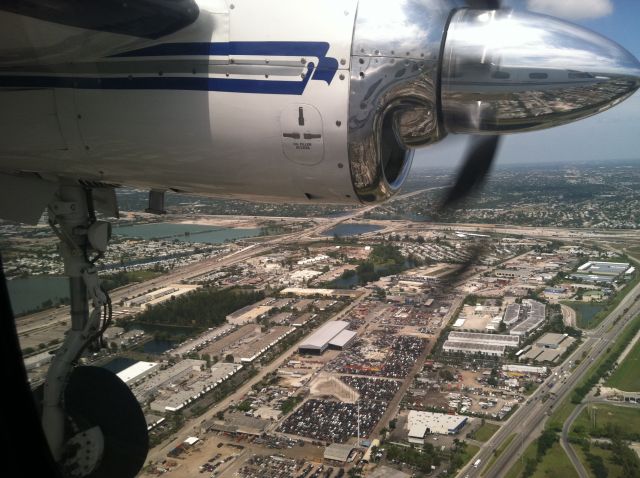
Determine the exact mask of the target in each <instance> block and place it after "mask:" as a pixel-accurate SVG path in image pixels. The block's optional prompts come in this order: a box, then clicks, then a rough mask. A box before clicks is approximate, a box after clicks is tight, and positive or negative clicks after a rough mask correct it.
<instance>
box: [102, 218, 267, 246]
mask: <svg viewBox="0 0 640 478" xmlns="http://www.w3.org/2000/svg"><path fill="white" fill-rule="evenodd" d="M261 232H262V230H261V229H260V228H249V229H236V228H229V227H220V228H216V227H212V226H203V225H201V224H171V223H166V222H158V223H154V224H136V225H133V226H120V227H114V228H113V234H115V235H119V236H125V237H139V238H141V239H169V240H171V239H177V240H179V241H184V242H203V243H207V244H220V243H223V242H227V241H234V240H236V239H244V238H246V237H256V236H259V235H260V234H261Z"/></svg>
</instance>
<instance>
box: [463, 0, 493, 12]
mask: <svg viewBox="0 0 640 478" xmlns="http://www.w3.org/2000/svg"><path fill="white" fill-rule="evenodd" d="M467 5H468V6H469V8H477V9H479V10H497V9H498V8H500V1H499V0H467Z"/></svg>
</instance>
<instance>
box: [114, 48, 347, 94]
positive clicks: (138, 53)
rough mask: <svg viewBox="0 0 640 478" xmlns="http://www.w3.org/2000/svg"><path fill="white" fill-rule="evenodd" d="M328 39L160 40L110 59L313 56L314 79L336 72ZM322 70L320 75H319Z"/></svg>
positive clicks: (336, 61)
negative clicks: (155, 43) (165, 41)
mask: <svg viewBox="0 0 640 478" xmlns="http://www.w3.org/2000/svg"><path fill="white" fill-rule="evenodd" d="M328 51H329V43H327V42H313V41H306V42H290V41H260V42H243V41H232V42H225V43H206V42H188V43H162V44H160V45H154V46H149V47H146V48H140V49H138V50H131V51H126V52H123V53H118V54H116V55H111V56H110V58H131V57H152V56H234V55H246V56H257V55H260V56H293V57H297V58H304V57H316V58H318V68H317V71H316V74H315V75H314V78H313V79H314V80H321V81H326V82H327V84H331V80H333V77H334V76H335V74H336V71H338V60H336V59H335V58H331V57H327V56H326V55H327V52H328ZM320 73H322V74H320Z"/></svg>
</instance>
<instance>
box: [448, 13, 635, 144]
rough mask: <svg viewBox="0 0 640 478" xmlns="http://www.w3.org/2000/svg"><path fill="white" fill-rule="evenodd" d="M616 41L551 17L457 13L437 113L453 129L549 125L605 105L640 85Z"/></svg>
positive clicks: (494, 130)
mask: <svg viewBox="0 0 640 478" xmlns="http://www.w3.org/2000/svg"><path fill="white" fill-rule="evenodd" d="M639 78H640V64H639V63H638V61H637V60H636V59H635V58H634V57H633V55H631V54H630V53H629V52H628V51H626V50H625V49H624V48H622V47H621V46H620V45H618V44H616V43H614V42H612V41H610V40H607V39H606V38H603V37H601V36H599V35H597V34H595V33H593V32H591V31H588V30H585V29H583V28H580V27H578V26H576V25H573V24H570V23H566V22H563V21H561V20H557V19H554V18H551V17H547V16H543V15H537V14H531V13H524V12H511V11H506V10H495V11H481V10H460V11H458V12H456V13H455V14H454V16H453V18H452V20H451V22H450V25H449V29H448V31H447V39H446V45H445V50H444V57H443V65H442V78H441V81H442V112H443V120H444V124H445V128H446V130H447V131H448V132H452V133H508V132H519V131H530V130H537V129H543V128H549V127H552V126H557V125H560V124H564V123H568V122H570V121H574V120H576V119H580V118H584V117H586V116H590V115H593V114H595V113H598V112H600V111H603V110H605V109H608V108H610V107H611V106H613V105H615V104H617V103H619V102H620V101H622V100H623V99H625V98H626V97H628V96H629V95H631V94H632V93H633V92H634V91H636V89H637V88H638V87H639V86H640V80H639Z"/></svg>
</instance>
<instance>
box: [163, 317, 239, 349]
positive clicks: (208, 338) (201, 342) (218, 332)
mask: <svg viewBox="0 0 640 478" xmlns="http://www.w3.org/2000/svg"><path fill="white" fill-rule="evenodd" d="M235 328H236V326H235V325H232V324H223V325H221V326H220V327H216V328H213V329H211V330H208V331H207V332H205V333H203V334H201V335H199V336H198V337H196V338H194V339H189V340H187V341H185V342H183V343H181V344H180V345H179V346H177V347H176V348H175V349H172V350H167V352H166V353H167V354H169V355H175V356H181V355H186V354H189V353H192V352H198V351H199V350H200V349H202V348H203V347H205V346H207V345H209V344H210V343H211V342H213V341H215V340H217V339H218V338H220V337H222V336H223V335H226V334H228V333H229V332H231V331H232V330H234V329H235Z"/></svg>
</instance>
